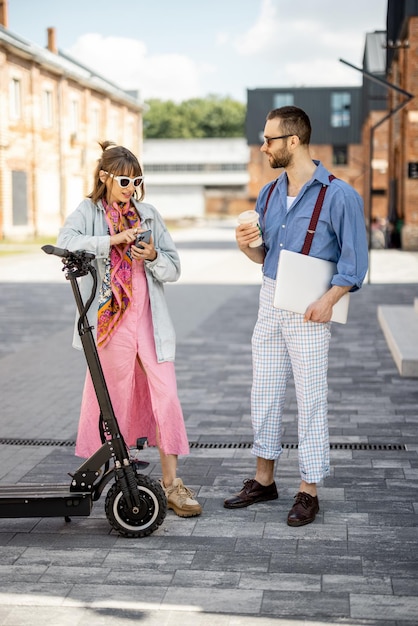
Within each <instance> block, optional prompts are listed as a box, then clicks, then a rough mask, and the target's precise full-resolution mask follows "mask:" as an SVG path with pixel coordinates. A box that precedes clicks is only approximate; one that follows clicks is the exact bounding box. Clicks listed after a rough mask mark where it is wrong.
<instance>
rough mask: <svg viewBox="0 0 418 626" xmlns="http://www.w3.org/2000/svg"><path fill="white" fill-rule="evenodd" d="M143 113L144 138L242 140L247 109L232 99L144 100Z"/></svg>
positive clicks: (210, 97)
mask: <svg viewBox="0 0 418 626" xmlns="http://www.w3.org/2000/svg"><path fill="white" fill-rule="evenodd" d="M146 105H147V110H146V112H145V114H144V137H145V138H146V139H187V138H188V139H190V138H202V137H244V134H245V113H246V106H245V105H244V104H242V103H241V102H238V101H236V100H232V98H220V97H218V96H209V97H208V98H192V99H190V100H185V101H184V102H181V103H179V104H176V103H174V102H173V101H172V100H167V101H162V100H157V99H153V100H147V101H146Z"/></svg>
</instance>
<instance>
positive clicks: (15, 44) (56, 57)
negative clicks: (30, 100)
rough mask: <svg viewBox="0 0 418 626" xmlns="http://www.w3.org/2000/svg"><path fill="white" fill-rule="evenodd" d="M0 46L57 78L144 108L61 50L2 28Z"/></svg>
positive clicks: (127, 94) (0, 27)
mask: <svg viewBox="0 0 418 626" xmlns="http://www.w3.org/2000/svg"><path fill="white" fill-rule="evenodd" d="M0 46H2V47H4V48H6V49H9V50H11V51H13V53H14V54H17V55H18V56H21V57H22V58H26V59H29V60H32V61H34V62H35V63H38V64H39V65H40V66H42V67H45V68H47V69H48V70H49V71H51V72H52V73H54V74H58V75H64V76H66V77H68V78H70V79H72V80H74V81H75V82H77V83H80V84H84V85H88V86H89V87H90V88H93V89H95V90H97V91H100V92H102V93H106V94H109V95H111V96H112V98H114V99H117V100H119V101H123V102H126V103H127V104H129V105H130V106H131V107H132V106H133V107H136V108H138V110H142V109H143V104H142V102H141V101H140V100H139V98H138V97H134V96H133V95H132V91H130V92H127V91H125V90H123V89H121V88H120V87H119V86H118V85H115V84H114V83H112V82H111V81H110V80H108V79H107V78H104V77H103V76H101V75H100V74H97V72H95V71H94V70H92V69H90V68H88V67H86V66H84V65H82V64H81V63H79V62H78V61H76V60H75V59H72V58H71V57H69V56H68V55H66V54H64V53H63V52H61V51H60V50H58V52H57V53H55V52H51V51H50V50H48V48H42V47H40V46H38V45H36V44H34V43H32V42H30V41H27V40H25V39H22V38H21V37H19V36H18V35H15V34H14V33H12V32H11V31H10V30H9V29H6V28H4V26H1V25H0Z"/></svg>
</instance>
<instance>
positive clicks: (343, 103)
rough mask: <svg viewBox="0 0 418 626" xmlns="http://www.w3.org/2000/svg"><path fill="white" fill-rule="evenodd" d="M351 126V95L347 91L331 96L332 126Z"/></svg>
mask: <svg viewBox="0 0 418 626" xmlns="http://www.w3.org/2000/svg"><path fill="white" fill-rule="evenodd" d="M350 124H351V95H350V94H349V93H347V92H346V91H341V92H334V93H332V94H331V126H332V127H333V128H339V127H341V126H350Z"/></svg>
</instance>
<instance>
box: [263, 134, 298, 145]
mask: <svg viewBox="0 0 418 626" xmlns="http://www.w3.org/2000/svg"><path fill="white" fill-rule="evenodd" d="M294 134H295V133H292V134H290V135H279V136H278V137H263V139H264V143H265V144H266V145H267V146H269V145H270V144H271V142H272V141H274V140H275V139H287V138H288V137H293V135H294Z"/></svg>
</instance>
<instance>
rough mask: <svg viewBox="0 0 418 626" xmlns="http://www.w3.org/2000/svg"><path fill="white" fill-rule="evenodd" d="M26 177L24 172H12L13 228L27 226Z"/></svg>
mask: <svg viewBox="0 0 418 626" xmlns="http://www.w3.org/2000/svg"><path fill="white" fill-rule="evenodd" d="M27 179H28V177H27V174H26V172H23V171H21V170H12V216H13V217H12V219H13V226H26V225H27V224H28V194H27V190H28V180H27Z"/></svg>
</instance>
